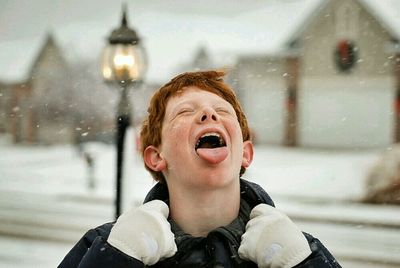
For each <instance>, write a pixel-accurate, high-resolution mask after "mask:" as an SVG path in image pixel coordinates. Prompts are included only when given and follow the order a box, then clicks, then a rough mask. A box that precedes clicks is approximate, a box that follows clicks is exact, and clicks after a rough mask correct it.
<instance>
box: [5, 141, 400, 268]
mask: <svg viewBox="0 0 400 268" xmlns="http://www.w3.org/2000/svg"><path fill="white" fill-rule="evenodd" d="M132 136H133V135H132V133H130V135H128V137H132ZM133 140H134V139H133V138H132V139H130V141H133ZM83 151H86V152H88V153H90V154H91V155H92V156H93V158H94V167H95V168H94V178H95V188H94V189H89V188H88V175H89V170H88V166H87V164H86V162H85V160H84V158H83V156H82V153H81V152H79V150H78V148H74V147H72V146H52V147H36V146H35V147H33V146H32V147H30V146H14V145H10V144H8V143H6V142H0V252H1V254H0V266H2V265H5V266H7V267H10V266H11V267H34V266H35V267H38V265H39V266H40V267H54V265H56V264H57V263H59V261H60V260H61V258H62V257H63V256H64V255H65V254H66V252H67V250H68V249H69V248H71V246H72V245H73V243H74V242H75V241H76V239H77V238H79V237H80V236H81V235H82V234H83V232H84V230H85V229H87V228H90V227H94V226H95V225H96V224H100V223H102V222H106V221H109V220H112V210H113V209H112V200H113V196H114V192H115V191H114V180H115V175H114V174H115V150H114V147H113V146H111V145H104V144H100V143H92V144H87V145H86V146H84V148H83ZM126 151H127V153H126V156H125V157H126V162H125V163H126V165H125V173H126V178H129V179H125V181H124V207H125V208H126V207H128V206H130V205H137V204H139V203H140V202H141V201H142V200H143V197H144V196H145V194H146V193H147V191H148V190H149V189H150V188H151V187H152V186H153V185H154V182H153V180H152V179H151V177H150V175H149V174H148V173H147V171H146V170H145V169H144V167H143V164H142V161H141V159H140V157H139V156H138V155H137V154H136V153H135V148H134V145H133V142H128V144H127V148H126ZM382 152H383V151H382V150H356V151H351V150H346V151H344V150H340V151H332V150H330V151H323V150H315V149H304V148H284V147H268V146H265V147H256V148H255V159H254V162H253V165H252V166H251V168H250V169H249V170H248V171H247V172H246V174H245V178H247V179H249V180H251V181H254V182H257V183H259V184H261V185H262V186H263V187H264V188H265V189H266V190H267V191H268V192H269V194H270V195H271V196H272V198H273V199H274V201H275V203H276V205H277V207H278V208H281V209H282V210H284V211H285V212H286V213H288V214H289V215H290V216H291V217H292V218H293V219H294V220H295V221H296V222H297V223H298V224H299V225H300V226H301V227H302V229H303V230H305V231H308V232H311V233H313V234H315V235H316V236H317V237H319V238H320V239H321V240H322V241H323V242H324V244H325V245H327V246H328V248H330V249H332V251H334V253H336V254H337V256H338V258H339V259H341V260H342V262H343V263H346V264H348V265H346V266H344V267H396V265H398V264H399V265H400V258H399V257H398V256H400V243H398V242H393V241H389V240H390V239H392V240H395V241H400V208H399V207H395V206H372V205H365V204H359V203H357V202H355V201H357V200H359V199H360V198H362V197H363V195H364V193H365V192H366V188H365V178H366V174H367V173H368V171H369V169H370V168H371V166H372V165H373V164H374V163H375V162H376V161H377V160H378V159H379V158H380V156H381V153H382ZM78 213H80V215H79V216H78V215H77V214H78ZM24 222H26V223H27V224H23V223H24ZM71 226H72V227H71ZM1 234H4V235H3V236H1ZM40 238H42V239H40ZM49 239H50V240H51V239H55V240H57V239H58V240H60V241H59V242H54V241H53V242H49ZM368 239H369V240H368ZM371 242H373V243H371ZM396 243H397V244H396ZM374 245H375V246H376V247H378V248H379V250H376V249H375V248H374ZM29 248H30V249H32V250H29ZM349 248H351V249H352V251H353V253H351V254H350V253H349V252H348V251H349V250H348V249H349ZM43 251H46V252H49V254H47V253H46V254H43ZM27 252H29V253H27ZM367 258H369V259H368V260H370V261H369V262H368V263H363V264H360V262H361V263H362V262H363V259H367ZM27 259H28V260H27ZM29 259H31V260H29ZM385 260H390V261H389V264H387V265H383V264H384V263H385ZM390 263H391V264H390Z"/></svg>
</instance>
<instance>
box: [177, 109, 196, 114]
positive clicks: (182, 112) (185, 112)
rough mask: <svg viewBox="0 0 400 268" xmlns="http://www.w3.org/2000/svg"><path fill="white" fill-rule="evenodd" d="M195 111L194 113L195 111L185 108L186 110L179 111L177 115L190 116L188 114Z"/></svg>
mask: <svg viewBox="0 0 400 268" xmlns="http://www.w3.org/2000/svg"><path fill="white" fill-rule="evenodd" d="M193 111H194V110H193V109H190V108H184V109H181V110H179V111H178V113H177V114H178V115H181V114H188V113H192V112H193Z"/></svg>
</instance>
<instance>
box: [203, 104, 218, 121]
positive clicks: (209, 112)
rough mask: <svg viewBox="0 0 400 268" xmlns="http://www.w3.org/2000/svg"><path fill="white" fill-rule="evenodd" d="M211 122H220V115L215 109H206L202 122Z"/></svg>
mask: <svg viewBox="0 0 400 268" xmlns="http://www.w3.org/2000/svg"><path fill="white" fill-rule="evenodd" d="M209 120H211V121H218V114H217V113H216V112H215V110H214V109H212V108H208V107H206V108H204V109H203V110H202V111H201V114H200V122H201V123H203V122H206V121H209Z"/></svg>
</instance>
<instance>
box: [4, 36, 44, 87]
mask: <svg viewBox="0 0 400 268" xmlns="http://www.w3.org/2000/svg"><path fill="white" fill-rule="evenodd" d="M44 41H45V39H44V38H43V37H38V38H35V39H30V40H18V41H8V42H0V58H1V60H0V70H1V72H0V81H1V82H2V83H4V84H16V83H24V82H26V81H28V80H29V76H30V72H31V67H32V64H33V62H34V60H35V59H36V57H37V56H38V54H39V53H40V50H41V49H42V47H43V44H44Z"/></svg>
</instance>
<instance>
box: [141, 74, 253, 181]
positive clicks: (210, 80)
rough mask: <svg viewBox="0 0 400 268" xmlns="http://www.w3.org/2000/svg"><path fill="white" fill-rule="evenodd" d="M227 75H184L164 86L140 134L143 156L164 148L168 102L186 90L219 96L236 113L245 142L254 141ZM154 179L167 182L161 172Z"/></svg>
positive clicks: (150, 106)
mask: <svg viewBox="0 0 400 268" xmlns="http://www.w3.org/2000/svg"><path fill="white" fill-rule="evenodd" d="M224 75H225V72H223V71H204V72H188V73H183V74H180V75H178V76H176V77H175V78H173V79H172V80H171V81H170V82H168V83H167V84H165V85H164V86H162V87H161V88H160V89H159V90H157V91H156V92H155V94H154V95H153V97H152V98H151V100H150V105H149V108H148V110H147V112H148V116H147V118H146V119H145V120H144V122H143V124H142V129H141V132H140V141H141V153H142V156H143V153H144V150H145V149H146V148H147V147H148V146H150V145H153V146H155V147H158V146H159V145H161V131H162V127H163V126H162V123H163V120H164V116H165V109H166V106H167V103H168V100H169V99H170V98H171V97H173V96H176V95H179V94H182V93H183V92H184V90H185V88H187V87H189V86H195V87H197V88H199V89H201V90H205V91H209V92H212V93H214V94H217V95H218V96H220V97H221V98H223V99H224V100H226V101H227V102H229V103H230V104H231V105H232V107H233V109H234V110H235V112H236V116H237V118H238V121H239V125H240V128H241V130H242V135H243V141H246V140H250V131H249V127H248V124H247V119H246V116H245V115H244V113H243V110H242V107H241V106H240V103H239V101H238V99H237V97H236V95H235V93H234V91H233V90H232V89H231V88H230V87H229V86H228V85H227V84H226V83H225V82H224V81H223V79H222V77H223V76H224ZM145 167H146V169H147V170H148V171H150V173H151V175H152V176H153V178H154V179H155V180H156V181H161V182H165V178H164V175H163V174H162V173H161V172H156V171H154V170H151V169H150V168H148V167H147V166H146V165H145ZM244 172H245V168H244V167H242V168H241V170H240V174H239V175H240V176H241V175H242V174H243V173H244Z"/></svg>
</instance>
